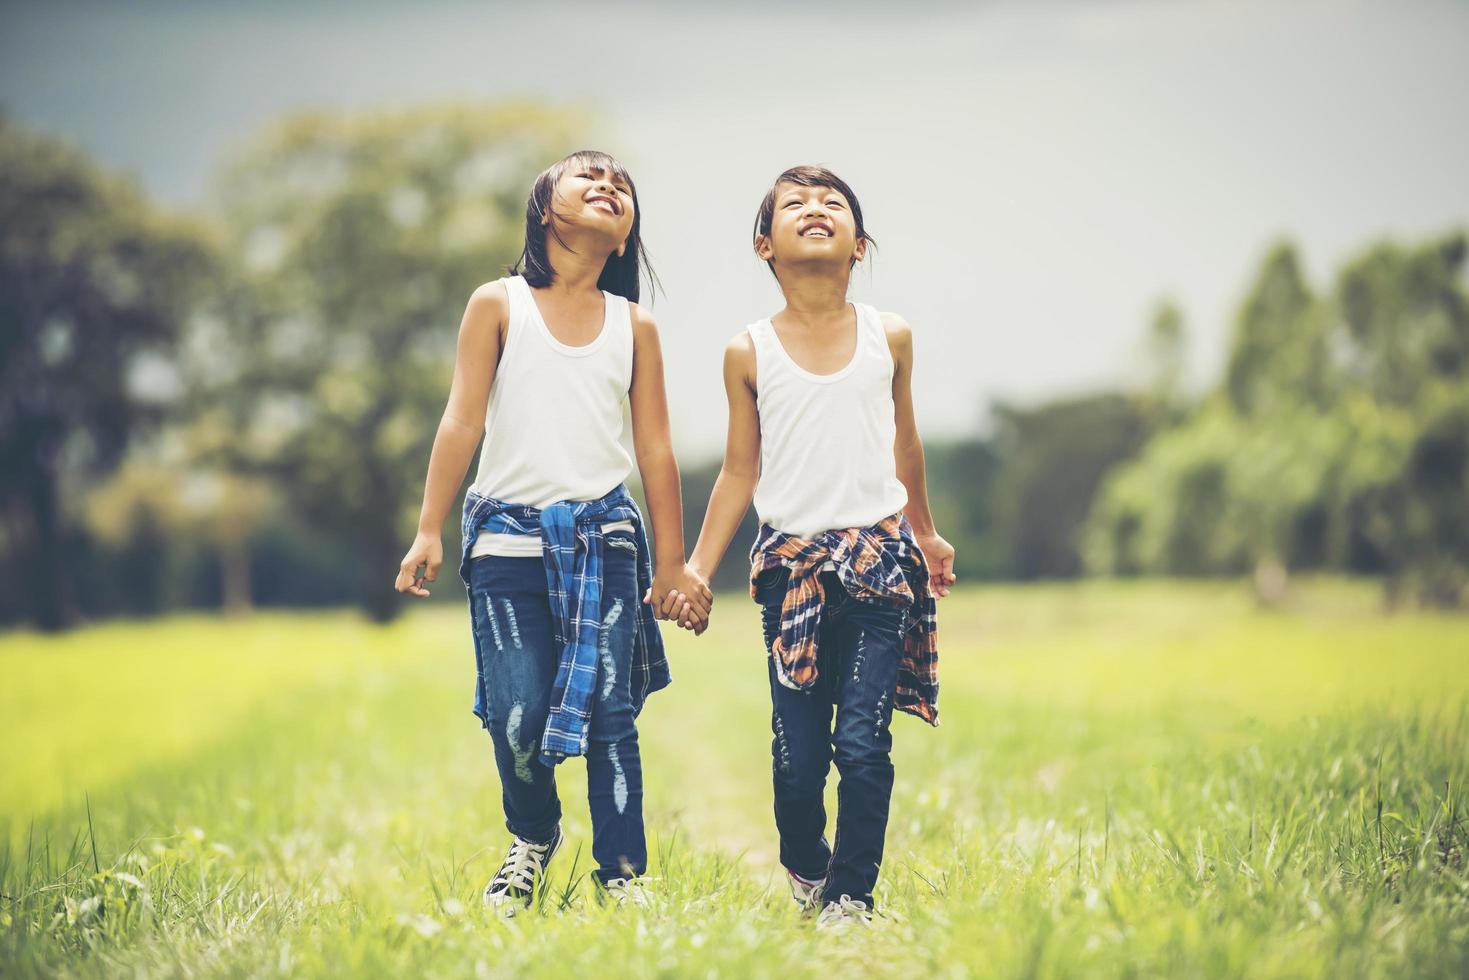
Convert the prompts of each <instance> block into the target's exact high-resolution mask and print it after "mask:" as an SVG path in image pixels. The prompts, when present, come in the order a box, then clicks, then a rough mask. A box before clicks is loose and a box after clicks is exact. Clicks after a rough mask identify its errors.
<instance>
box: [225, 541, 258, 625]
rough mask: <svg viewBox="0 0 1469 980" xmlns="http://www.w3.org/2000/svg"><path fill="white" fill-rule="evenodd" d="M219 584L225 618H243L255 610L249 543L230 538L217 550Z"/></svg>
mask: <svg viewBox="0 0 1469 980" xmlns="http://www.w3.org/2000/svg"><path fill="white" fill-rule="evenodd" d="M219 583H220V592H221V593H222V596H221V598H222V599H223V603H224V612H225V615H227V616H244V615H246V614H247V613H249V612H250V611H251V610H252V609H254V608H255V602H254V599H253V597H252V596H251V590H250V541H249V539H248V538H244V537H241V538H238V539H236V538H230V539H229V540H226V541H224V542H222V543H221V544H220V548H219Z"/></svg>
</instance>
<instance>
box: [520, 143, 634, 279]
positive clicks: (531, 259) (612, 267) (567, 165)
mask: <svg viewBox="0 0 1469 980" xmlns="http://www.w3.org/2000/svg"><path fill="white" fill-rule="evenodd" d="M583 167H585V168H586V169H588V170H600V171H601V172H602V173H604V174H606V175H607V177H608V178H609V179H617V180H622V181H626V182H627V187H628V190H630V191H632V206H633V218H632V230H631V231H630V232H628V236H627V248H625V249H623V252H622V254H621V255H618V254H617V253H616V252H613V253H612V254H611V255H609V256H607V264H606V265H605V266H603V267H602V275H601V276H600V277H598V279H597V288H598V289H605V290H606V291H607V292H609V293H614V294H616V295H618V296H623V297H626V298H627V299H628V300H629V301H631V302H633V303H636V302H637V301H638V295H639V286H640V282H641V279H642V277H643V276H644V275H646V276H647V277H648V287H649V289H650V291H651V290H652V289H655V288H657V285H658V277H657V276H656V275H655V274H654V273H653V266H652V264H651V263H649V261H648V250H647V249H646V248H644V247H643V233H642V224H643V209H642V208H641V207H640V206H639V205H638V188H637V185H636V184H634V183H633V181H632V177H631V176H630V175H629V174H628V172H627V168H626V167H624V166H623V165H622V164H621V163H618V162H617V159H616V158H615V157H613V156H612V155H611V154H607V153H602V152H601V151H599V150H578V151H577V152H576V153H573V154H571V155H570V156H568V157H565V158H564V159H561V160H558V161H557V162H555V163H553V164H551V166H549V167H547V168H546V169H545V170H542V171H541V173H540V176H538V177H537V178H536V179H535V183H533V184H531V187H530V196H529V197H528V198H526V200H525V247H524V248H523V249H521V252H520V258H518V259H516V260H515V264H514V265H512V266H511V267H510V274H511V275H515V276H524V277H525V281H526V282H527V283H529V284H530V285H532V286H535V287H536V288H537V289H541V288H544V287H546V286H549V285H551V283H552V282H554V281H555V279H556V270H555V269H553V268H551V260H550V259H549V258H548V257H547V255H546V233H547V232H550V233H551V234H552V235H555V236H556V240H557V241H558V242H561V244H562V245H566V243H565V242H564V241H562V240H561V236H560V234H558V233H557V231H556V225H555V223H554V222H551V223H547V224H542V222H543V221H544V220H545V219H546V218H547V217H548V216H549V215H551V214H552V211H551V204H552V202H553V201H554V200H555V196H556V185H557V183H559V182H560V180H561V178H562V177H563V176H564V175H565V173H566V171H567V170H570V169H572V168H583ZM568 247H569V246H568Z"/></svg>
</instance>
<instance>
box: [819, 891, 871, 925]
mask: <svg viewBox="0 0 1469 980" xmlns="http://www.w3.org/2000/svg"><path fill="white" fill-rule="evenodd" d="M853 924H857V925H864V926H870V925H872V910H871V909H870V908H868V907H867V903H866V902H859V901H857V900H856V899H854V898H853V897H852V896H850V895H843V896H842V897H841V898H838V899H836V900H834V901H830V902H827V903H826V906H825V907H824V908H823V909H822V910H821V915H819V916H817V918H816V928H818V929H845V928H846V927H847V926H850V925H853Z"/></svg>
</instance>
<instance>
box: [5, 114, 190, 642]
mask: <svg viewBox="0 0 1469 980" xmlns="http://www.w3.org/2000/svg"><path fill="white" fill-rule="evenodd" d="M210 267H211V258H210V250H209V248H208V246H207V244H206V240H205V238H204V236H203V235H202V234H201V233H200V232H199V230H198V229H196V228H195V227H194V226H192V225H190V224H187V223H185V222H183V221H181V220H178V219H175V218H172V217H169V216H166V215H164V214H163V213H161V212H159V211H158V210H156V209H155V208H153V207H152V206H151V205H149V204H148V203H147V202H146V201H145V200H144V199H143V197H142V195H141V194H139V193H138V192H137V191H136V190H135V189H134V188H133V187H132V186H130V185H129V184H128V183H126V182H125V181H123V180H121V179H119V178H117V177H115V176H112V175H110V174H107V173H104V172H103V171H101V170H100V169H98V168H97V167H96V166H94V165H93V164H91V163H90V162H88V161H87V160H86V159H85V158H84V157H83V156H82V155H81V154H80V153H79V152H77V151H76V150H74V149H72V148H70V147H68V146H66V145H64V144H62V143H60V142H58V141H56V140H54V139H50V138H47V137H43V136H39V135H36V134H33V133H29V132H27V131H25V130H23V129H21V128H20V127H18V126H16V125H15V124H13V123H11V122H9V121H7V120H5V119H4V118H3V117H0V470H3V476H0V543H3V548H4V551H5V552H6V562H5V564H6V567H7V568H10V569H13V570H15V571H16V572H17V574H15V575H14V579H15V581H14V582H13V583H12V585H11V587H10V588H9V589H7V590H6V594H5V598H3V599H0V618H5V619H15V618H27V619H31V620H33V621H34V622H35V623H36V624H37V625H39V626H41V627H42V628H44V629H59V628H61V627H64V626H66V625H68V624H70V623H72V622H74V621H75V620H76V618H77V616H78V608H77V604H76V601H75V595H74V589H73V581H74V569H72V568H70V567H69V553H70V552H72V551H74V547H73V546H74V545H75V539H76V535H77V533H78V532H77V526H76V520H75V513H74V510H72V509H69V508H68V507H67V506H66V503H65V499H64V497H65V496H66V493H65V492H66V491H67V490H69V489H70V488H72V487H80V486H84V485H86V484H88V483H90V482H92V481H95V480H97V479H98V478H99V477H100V476H102V475H104V474H105V473H106V472H107V471H108V470H110V469H111V468H112V467H113V466H114V465H115V463H116V462H117V460H118V459H119V458H120V456H121V455H122V453H123V451H124V450H125V448H126V446H127V444H128V441H129V439H130V438H131V437H132V436H133V435H134V434H135V433H136V432H137V431H138V430H139V429H141V428H145V427H147V426H148V425H149V424H150V423H152V422H154V421H156V420H157V418H158V416H159V414H160V412H161V404H160V403H159V402H158V400H157V399H156V398H155V397H153V396H155V395H156V394H157V389H158V388H159V387H160V386H161V385H165V384H166V381H160V380H159V378H160V377H161V376H166V374H167V372H166V370H163V369H162V368H161V367H160V365H162V364H165V363H166V361H167V359H168V358H169V357H170V356H171V353H172V350H173V348H174V345H175V342H176V340H177V337H178V335H179V332H180V328H181V325H182V324H183V323H184V321H185V319H186V318H187V316H188V315H189V312H190V310H191V309H192V308H193V307H194V305H195V303H196V301H197V300H198V298H199V296H200V290H201V287H202V285H203V283H204V281H205V274H206V272H207V271H208V270H209V269H210ZM72 496H75V495H74V494H73V495H72Z"/></svg>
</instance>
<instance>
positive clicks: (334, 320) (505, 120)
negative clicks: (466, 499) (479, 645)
mask: <svg viewBox="0 0 1469 980" xmlns="http://www.w3.org/2000/svg"><path fill="white" fill-rule="evenodd" d="M582 123H583V120H581V119H580V118H579V117H576V116H574V115H571V114H569V113H566V112H562V111H559V110H552V109H548V108H546V107H544V106H537V105H532V104H525V105H518V104H513V105H492V106H475V105H448V106H441V107H428V108H424V107H419V108H415V109H413V110H411V111H392V112H374V113H365V114H360V115H350V116H341V115H306V116H299V117H294V118H291V119H287V120H285V121H284V122H282V123H280V124H278V125H276V126H275V127H273V128H272V130H271V131H270V132H269V133H267V134H266V135H265V136H264V137H263V138H261V139H260V140H259V141H257V143H256V144H255V145H254V146H253V148H251V149H250V150H248V151H247V152H246V153H244V154H243V155H242V156H241V157H240V158H239V159H238V161H237V162H236V163H235V164H234V165H233V166H232V167H231V168H230V169H229V171H228V173H227V174H226V176H225V178H224V180H223V181H222V184H221V188H220V197H221V201H222V207H223V215H222V223H223V225H224V227H225V228H227V229H228V231H229V235H230V247H231V254H232V256H233V259H234V262H235V266H236V270H237V273H238V277H239V281H240V283H241V287H240V288H238V289H236V290H234V291H232V292H230V293H229V294H227V295H226V296H225V297H224V298H223V300H222V301H221V305H220V310H219V316H218V317H217V319H215V320H214V321H212V322H211V323H208V324H205V325H204V326H203V327H202V328H201V330H200V332H199V333H198V334H197V335H196V336H195V337H194V338H193V342H192V344H191V354H192V357H193V361H192V367H191V371H190V374H191V376H192V377H196V378H199V379H201V392H200V393H199V401H200V403H201V407H200V412H199V416H198V418H197V420H196V433H195V436H196V438H197V440H198V441H199V443H200V444H201V446H202V447H204V451H205V452H206V453H212V454H213V455H214V456H215V457H216V458H220V459H222V460H226V461H228V465H230V466H233V467H236V468H240V469H245V470H249V471H253V472H262V473H268V474H271V475H273V476H275V477H276V478H277V479H279V480H280V481H281V483H282V485H283V487H284V489H285V491H286V493H287V495H288V500H289V502H290V505H291V506H292V508H294V510H295V512H296V513H297V515H298V516H299V517H300V518H301V519H302V520H304V521H306V522H309V523H310V524H312V525H313V526H315V527H316V528H318V529H320V530H323V531H325V532H327V533H329V534H331V535H334V536H337V537H339V538H340V539H341V540H343V541H345V542H350V544H351V546H352V548H353V553H354V561H353V562H352V564H354V565H355V566H356V567H355V568H354V569H351V570H350V571H349V570H348V569H342V571H343V572H347V573H349V574H352V573H355V574H357V575H358V576H359V586H358V587H359V593H358V595H359V601H360V603H361V604H362V605H363V606H364V608H365V609H367V611H369V612H370V613H371V614H373V615H374V616H375V617H376V618H379V619H385V618H388V617H390V616H392V615H394V614H395V613H396V611H397V610H398V609H399V608H400V607H399V605H398V603H397V601H396V600H397V596H396V595H394V594H393V593H392V591H391V590H390V589H389V588H388V583H389V582H390V580H391V578H392V573H393V570H394V568H396V566H397V562H398V560H399V558H400V557H401V552H402V550H403V547H404V543H405V541H406V540H408V537H407V535H408V532H409V531H410V530H411V528H412V526H413V524H412V521H413V516H414V513H415V505H416V503H417V501H418V499H419V495H420V494H421V491H422V477H423V471H424V466H425V464H426V461H427V460H428V456H429V447H430V445H431V444H432V441H433V436H434V431H435V425H436V422H437V419H438V417H439V415H440V413H441V412H442V410H443V403H444V399H445V397H446V394H447V392H448V388H449V378H450V365H451V361H452V356H453V349H454V337H455V332H456V331H455V327H456V325H457V323H458V321H459V317H460V314H461V312H462V311H463V308H464V304H465V302H466V300H467V299H468V297H469V295H470V293H471V292H472V291H473V290H474V289H475V288H476V287H477V286H479V285H480V284H481V283H483V282H485V281H488V280H492V279H495V278H497V277H498V276H500V275H502V274H503V273H504V269H505V267H506V265H508V264H509V263H510V262H511V261H513V260H514V258H515V256H516V255H517V254H519V249H520V246H521V242H522V239H523V233H524V223H525V219H524V207H525V204H524V202H525V195H526V193H527V191H528V188H529V186H530V181H531V179H532V178H533V177H534V175H535V174H536V173H537V172H538V171H539V170H540V169H541V168H542V167H544V166H545V165H546V164H547V163H548V162H550V161H551V160H553V159H556V158H558V157H559V156H561V155H562V154H564V153H565V152H567V151H568V150H569V149H574V148H575V147H572V146H571V139H572V134H573V133H575V132H577V131H578V130H579V127H580V125H581V124H582Z"/></svg>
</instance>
